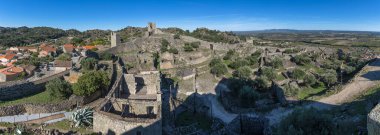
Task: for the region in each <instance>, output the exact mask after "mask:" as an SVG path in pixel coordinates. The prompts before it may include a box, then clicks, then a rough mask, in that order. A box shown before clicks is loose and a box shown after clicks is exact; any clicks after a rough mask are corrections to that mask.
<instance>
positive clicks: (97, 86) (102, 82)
mask: <svg viewBox="0 0 380 135" xmlns="http://www.w3.org/2000/svg"><path fill="white" fill-rule="evenodd" d="M109 84H110V79H109V78H108V73H107V72H105V71H90V72H87V73H85V74H84V75H82V76H81V77H79V79H78V82H77V83H75V84H74V85H73V92H74V94H75V95H78V96H85V95H91V94H93V93H95V92H96V91H98V90H101V89H107V87H108V85H109Z"/></svg>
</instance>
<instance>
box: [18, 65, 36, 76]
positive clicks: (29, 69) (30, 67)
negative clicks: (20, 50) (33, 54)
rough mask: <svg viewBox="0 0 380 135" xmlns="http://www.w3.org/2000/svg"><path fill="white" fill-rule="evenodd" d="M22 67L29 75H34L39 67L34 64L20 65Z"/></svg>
mask: <svg viewBox="0 0 380 135" xmlns="http://www.w3.org/2000/svg"><path fill="white" fill-rule="evenodd" d="M20 67H21V68H23V69H24V70H25V72H26V73H27V74H28V76H31V75H34V72H35V71H36V69H37V67H36V66H34V65H20Z"/></svg>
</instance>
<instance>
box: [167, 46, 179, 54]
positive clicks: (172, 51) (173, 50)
mask: <svg viewBox="0 0 380 135" xmlns="http://www.w3.org/2000/svg"><path fill="white" fill-rule="evenodd" d="M169 52H170V53H173V54H178V50H177V48H174V47H172V48H170V49H169Z"/></svg>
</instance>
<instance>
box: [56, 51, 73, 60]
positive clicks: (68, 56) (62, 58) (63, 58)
mask: <svg viewBox="0 0 380 135" xmlns="http://www.w3.org/2000/svg"><path fill="white" fill-rule="evenodd" d="M57 60H64V61H69V60H71V55H70V54H68V53H62V54H61V55H59V56H58V57H57Z"/></svg>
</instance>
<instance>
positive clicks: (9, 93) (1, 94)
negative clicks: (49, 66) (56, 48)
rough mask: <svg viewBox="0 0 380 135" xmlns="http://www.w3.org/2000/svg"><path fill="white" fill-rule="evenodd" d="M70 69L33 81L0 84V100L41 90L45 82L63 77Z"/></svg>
mask: <svg viewBox="0 0 380 135" xmlns="http://www.w3.org/2000/svg"><path fill="white" fill-rule="evenodd" d="M69 72H70V70H66V71H63V72H61V73H58V74H55V75H52V76H49V77H46V78H43V79H40V80H37V81H33V82H28V81H26V80H23V81H15V82H7V83H2V84H0V101H1V100H11V99H15V98H20V97H24V96H28V95H32V94H35V93H38V92H42V91H43V90H44V89H45V83H46V82H48V81H51V80H53V79H55V78H60V77H63V76H64V75H66V74H68V73H69Z"/></svg>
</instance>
